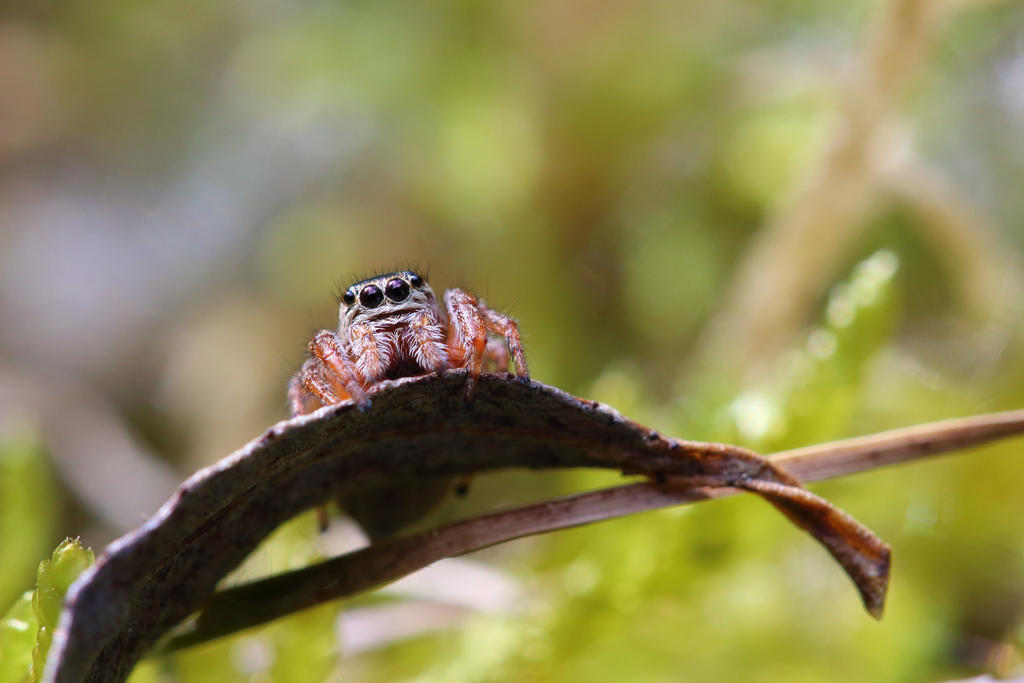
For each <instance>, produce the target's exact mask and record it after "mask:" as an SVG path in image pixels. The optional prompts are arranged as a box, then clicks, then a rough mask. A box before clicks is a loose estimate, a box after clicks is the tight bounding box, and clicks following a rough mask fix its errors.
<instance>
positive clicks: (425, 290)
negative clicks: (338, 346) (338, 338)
mask: <svg viewBox="0 0 1024 683" xmlns="http://www.w3.org/2000/svg"><path fill="white" fill-rule="evenodd" d="M423 309H431V310H436V309H437V299H436V297H435V296H434V290H432V289H431V288H430V285H429V284H427V281H426V280H425V279H424V278H423V276H422V275H419V274H418V273H414V272H413V271H411V270H400V271H398V272H397V273H385V274H382V275H375V276H373V277H370V278H366V279H365V280H360V281H359V282H356V283H355V284H353V285H351V286H349V288H348V289H346V290H345V291H344V292H343V293H342V295H341V307H340V310H339V312H338V319H339V322H340V325H341V330H342V331H344V330H346V329H348V328H351V327H352V325H355V324H356V323H360V322H368V321H374V320H379V319H381V318H388V317H391V316H393V315H398V314H402V313H411V312H414V311H418V310H423Z"/></svg>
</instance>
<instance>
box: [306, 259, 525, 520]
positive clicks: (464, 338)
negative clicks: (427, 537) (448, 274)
mask: <svg viewBox="0 0 1024 683" xmlns="http://www.w3.org/2000/svg"><path fill="white" fill-rule="evenodd" d="M338 320H339V322H338V330H337V332H334V331H331V330H320V331H319V332H317V333H316V334H314V335H313V338H312V339H311V340H310V342H309V353H310V357H309V359H308V360H307V361H306V362H305V363H304V364H303V365H302V368H301V369H300V370H299V372H298V373H296V375H295V376H294V377H292V380H291V382H290V384H289V386H288V401H289V405H290V407H291V412H292V415H300V414H304V413H309V412H312V411H314V410H316V409H317V408H319V407H321V406H325V405H330V404H333V403H338V402H340V401H344V400H346V399H352V400H353V401H355V402H356V404H357V405H359V407H360V408H362V409H364V410H365V409H366V408H368V407H369V405H370V398H369V394H368V390H369V389H370V388H372V387H373V386H374V385H376V384H377V383H379V382H381V381H382V380H385V379H397V378H399V377H411V376H416V375H423V374H427V373H431V372H441V371H443V370H447V369H449V368H464V369H466V371H467V373H466V392H467V396H469V395H471V394H472V391H473V387H474V385H475V384H476V380H477V378H478V377H479V376H480V373H481V372H482V371H483V367H484V364H485V362H486V363H488V364H489V365H490V366H491V367H493V369H494V370H496V371H498V372H505V371H507V370H508V368H509V360H510V356H511V359H512V360H513V361H514V362H515V367H516V374H517V375H518V376H519V377H521V378H522V379H524V380H527V379H528V378H529V371H528V370H527V367H526V356H525V354H524V352H523V347H522V343H521V342H520V339H519V329H518V327H517V326H516V323H515V321H514V320H512V319H511V318H509V317H507V316H505V315H503V314H501V313H499V312H497V311H495V310H493V309H491V308H489V307H488V306H487V305H486V304H485V303H484V302H483V301H480V300H478V299H477V298H476V297H475V296H473V295H472V294H470V293H468V292H465V291H463V290H461V289H450V290H448V291H447V292H445V295H444V309H443V310H442V308H441V306H440V304H439V302H438V300H437V297H436V295H435V294H434V290H433V289H431V287H430V285H429V284H427V281H426V280H425V279H424V278H423V277H422V276H420V275H419V274H417V273H415V272H413V271H411V270H403V271H398V272H394V273H384V274H381V275H376V276H373V277H369V278H366V279H363V280H360V281H359V282H356V283H354V284H352V285H351V286H349V287H348V288H347V289H346V290H345V291H344V292H343V293H342V295H341V302H340V308H339V315H338ZM447 487H448V486H447V483H446V484H445V486H444V489H445V490H446V489H447ZM398 491H399V492H401V493H402V494H403V495H404V494H405V493H407V492H408V491H407V487H402V488H400V489H398ZM382 493H395V490H389V491H376V492H372V495H373V496H374V497H373V498H372V499H371V498H369V497H364V498H365V500H361V501H355V500H349V501H342V506H343V507H345V508H346V510H348V512H349V513H350V514H352V515H353V516H354V517H356V518H357V521H359V522H360V524H361V525H362V526H363V527H364V528H366V529H367V530H368V531H369V532H370V533H371V535H386V534H387V533H390V532H392V531H394V530H395V528H398V527H400V526H403V525H404V522H408V521H411V520H410V519H404V521H403V520H396V519H391V520H389V521H384V522H380V523H378V522H379V520H374V519H370V517H373V516H374V515H376V516H379V515H378V514H377V512H379V511H374V512H372V514H370V513H366V514H363V513H365V511H362V512H360V511H359V510H357V509H355V508H360V507H364V506H365V505H364V504H371V507H373V506H376V505H377V504H378V503H380V502H381V501H380V497H381V495H382ZM442 493H443V491H442ZM427 497H428V498H430V497H431V495H428V496H427ZM439 497H440V494H432V498H431V504H432V502H435V501H436V500H437V499H438V498H439ZM384 504H385V505H391V507H392V508H394V507H395V504H394V501H384ZM412 507H414V508H415V507H417V506H416V505H413V506H412ZM420 507H423V506H420ZM392 512H393V511H392ZM422 512H423V510H420V511H419V513H415V511H413V512H407V513H403V514H404V516H408V517H412V518H413V519H414V518H415V517H416V516H419V514H422ZM403 514H398V515H397V516H398V517H403ZM391 516H392V517H394V516H396V515H395V514H392V515H391Z"/></svg>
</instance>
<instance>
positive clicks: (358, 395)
mask: <svg viewBox="0 0 1024 683" xmlns="http://www.w3.org/2000/svg"><path fill="white" fill-rule="evenodd" d="M309 352H310V354H312V358H310V359H309V360H308V361H306V364H305V365H303V366H302V370H300V371H299V377H300V378H301V381H302V386H303V388H304V389H306V391H308V392H309V393H311V394H313V395H314V396H316V398H317V399H319V400H320V402H321V403H322V404H323V405H330V404H332V403H338V402H339V401H340V400H344V399H345V398H348V397H350V396H351V397H352V400H354V401H355V402H356V404H357V405H358V406H359V407H360V409H362V410H366V409H367V408H368V407H370V398H369V396H367V394H366V389H365V388H364V382H365V380H364V379H363V378H364V377H365V374H363V373H362V372H361V369H360V368H359V367H358V366H357V364H356V363H355V362H354V361H353V360H352V358H351V357H349V354H348V351H347V350H346V349H345V348H344V347H343V346H342V345H341V340H339V339H338V335H336V334H335V333H334V332H331V331H330V330H320V331H319V332H317V333H316V334H315V335H313V338H312V339H311V340H310V341H309ZM307 367H308V368H310V371H309V372H307V371H306V370H307ZM325 384H326V386H327V388H329V389H331V390H333V396H332V392H325V391H323V386H324V385H325Z"/></svg>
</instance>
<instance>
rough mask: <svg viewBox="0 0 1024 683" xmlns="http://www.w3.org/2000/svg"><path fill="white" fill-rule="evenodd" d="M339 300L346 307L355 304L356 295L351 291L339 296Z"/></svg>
mask: <svg viewBox="0 0 1024 683" xmlns="http://www.w3.org/2000/svg"><path fill="white" fill-rule="evenodd" d="M341 300H342V301H344V302H345V305H346V306H351V305H352V304H354V303H355V302H356V295H355V292H353V291H352V290H351V289H350V290H348V291H346V292H345V293H344V294H342V295H341Z"/></svg>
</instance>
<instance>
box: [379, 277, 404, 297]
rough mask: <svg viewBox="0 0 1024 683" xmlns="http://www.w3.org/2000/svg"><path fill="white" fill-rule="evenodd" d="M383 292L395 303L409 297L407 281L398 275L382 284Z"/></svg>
mask: <svg viewBox="0 0 1024 683" xmlns="http://www.w3.org/2000/svg"><path fill="white" fill-rule="evenodd" d="M384 293H385V294H386V295H387V297H388V298H389V299H391V300H392V301H394V302H395V303H398V302H399V301H405V300H406V299H408V298H409V283H408V282H406V281H405V280H403V279H402V278H400V277H396V278H392V279H391V280H388V283H387V284H386V285H384Z"/></svg>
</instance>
